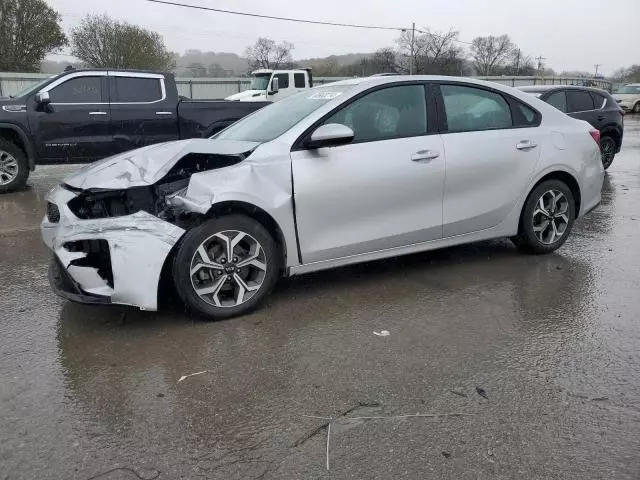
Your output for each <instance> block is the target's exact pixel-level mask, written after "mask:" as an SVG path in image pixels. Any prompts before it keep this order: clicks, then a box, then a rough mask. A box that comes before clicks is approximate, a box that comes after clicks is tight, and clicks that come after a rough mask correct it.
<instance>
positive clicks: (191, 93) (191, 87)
mask: <svg viewBox="0 0 640 480" xmlns="http://www.w3.org/2000/svg"><path fill="white" fill-rule="evenodd" d="M189 98H190V99H191V100H193V80H189Z"/></svg>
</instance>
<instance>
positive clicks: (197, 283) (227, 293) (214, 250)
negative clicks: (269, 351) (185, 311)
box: [190, 230, 267, 307]
mask: <svg viewBox="0 0 640 480" xmlns="http://www.w3.org/2000/svg"><path fill="white" fill-rule="evenodd" d="M190 271H191V285H192V286H193V289H194V291H195V292H196V294H197V295H198V296H199V297H200V298H201V299H202V300H203V301H205V302H207V303H208V304H210V305H213V306H216V307H237V306H238V305H242V304H243V303H245V302H248V301H249V300H250V299H251V298H253V297H254V296H255V295H256V294H257V293H258V291H259V290H260V287H262V284H263V283H264V279H265V277H266V274H267V257H266V253H265V251H264V249H263V248H262V245H260V242H258V241H257V240H256V239H255V238H253V237H252V236H251V235H249V234H248V233H245V232H241V231H237V230H225V231H223V232H218V233H216V234H214V235H212V236H210V237H209V238H207V239H206V240H205V241H203V242H202V243H201V244H200V246H199V247H198V249H197V250H196V252H195V253H194V254H193V257H192V259H191V265H190Z"/></svg>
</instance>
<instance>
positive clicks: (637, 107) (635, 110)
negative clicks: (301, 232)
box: [633, 102, 640, 113]
mask: <svg viewBox="0 0 640 480" xmlns="http://www.w3.org/2000/svg"><path fill="white" fill-rule="evenodd" d="M633 113H640V102H637V103H636V104H635V105H634V106H633Z"/></svg>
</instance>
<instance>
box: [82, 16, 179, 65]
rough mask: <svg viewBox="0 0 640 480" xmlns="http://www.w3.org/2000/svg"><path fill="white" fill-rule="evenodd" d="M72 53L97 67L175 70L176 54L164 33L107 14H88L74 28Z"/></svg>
mask: <svg viewBox="0 0 640 480" xmlns="http://www.w3.org/2000/svg"><path fill="white" fill-rule="evenodd" d="M71 45H72V50H71V53H72V54H73V55H74V56H76V57H78V58H79V59H80V60H82V61H84V62H85V63H87V64H88V65H90V66H92V67H96V68H139V69H151V70H172V69H173V68H175V61H174V55H173V54H172V53H171V52H169V51H168V50H167V48H166V47H165V45H164V41H163V39H162V37H161V36H160V35H159V34H158V33H157V32H153V31H151V30H146V29H144V28H142V27H139V26H137V25H132V24H130V23H127V22H120V21H117V20H114V19H112V18H110V17H108V16H107V15H87V16H86V17H85V18H84V19H83V20H82V22H81V23H80V25H79V26H77V27H76V28H74V29H73V30H72V31H71Z"/></svg>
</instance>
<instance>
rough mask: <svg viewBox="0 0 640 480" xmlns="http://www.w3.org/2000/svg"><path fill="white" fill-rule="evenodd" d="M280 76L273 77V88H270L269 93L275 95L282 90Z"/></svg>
mask: <svg viewBox="0 0 640 480" xmlns="http://www.w3.org/2000/svg"><path fill="white" fill-rule="evenodd" d="M279 83H280V82H279V81H278V77H273V78H272V79H271V88H270V89H269V95H275V94H276V93H278V91H279V90H280V85H279Z"/></svg>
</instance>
